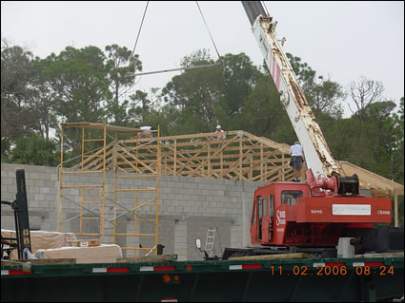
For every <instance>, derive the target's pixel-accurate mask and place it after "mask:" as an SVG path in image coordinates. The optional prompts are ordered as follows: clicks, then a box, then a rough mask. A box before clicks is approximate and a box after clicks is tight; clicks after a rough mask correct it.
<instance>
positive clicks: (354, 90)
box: [349, 77, 384, 119]
mask: <svg viewBox="0 0 405 303" xmlns="http://www.w3.org/2000/svg"><path fill="white" fill-rule="evenodd" d="M383 92H384V86H383V84H382V83H381V82H379V81H374V80H369V79H367V78H366V77H361V78H360V80H358V81H353V82H352V83H351V85H350V95H351V97H352V100H353V102H354V105H355V107H356V110H353V109H352V108H351V107H350V104H349V108H350V110H351V111H352V113H356V112H359V113H361V114H360V115H359V117H360V118H361V119H363V118H364V113H365V112H364V110H365V109H366V107H367V106H369V105H370V104H371V103H373V102H376V101H379V100H380V99H381V97H382V94H383Z"/></svg>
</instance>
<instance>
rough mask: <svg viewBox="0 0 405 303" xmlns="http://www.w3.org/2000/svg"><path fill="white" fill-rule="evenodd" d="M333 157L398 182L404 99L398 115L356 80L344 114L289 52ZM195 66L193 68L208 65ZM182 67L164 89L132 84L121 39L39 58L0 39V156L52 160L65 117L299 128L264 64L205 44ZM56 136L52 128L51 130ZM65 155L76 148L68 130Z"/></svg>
mask: <svg viewBox="0 0 405 303" xmlns="http://www.w3.org/2000/svg"><path fill="white" fill-rule="evenodd" d="M287 56H288V57H289V59H290V62H291V65H292V67H293V69H294V71H295V73H296V75H297V79H298V80H299V82H300V85H301V87H302V88H303V90H304V93H305V95H306V97H307V99H308V102H309V103H310V105H311V107H312V109H313V111H314V113H315V115H316V119H317V122H318V123H319V124H320V127H321V129H322V131H323V133H324V135H325V137H326V140H327V142H328V144H329V146H330V148H331V151H332V153H333V155H334V157H335V158H336V159H338V160H347V161H350V162H353V163H355V164H358V165H360V166H362V167H364V168H366V169H369V170H371V171H374V172H376V173H378V174H382V175H383V176H386V177H387V178H393V179H394V180H396V181H399V182H401V183H403V181H404V160H403V154H404V100H403V98H401V100H400V106H399V110H398V112H395V104H394V103H393V102H392V101H383V100H382V99H381V98H380V96H381V94H382V90H383V86H382V84H381V83H380V82H378V81H373V80H369V79H366V78H364V77H363V78H362V79H361V81H359V82H353V83H354V85H353V86H352V88H351V91H350V96H351V98H352V100H353V101H354V103H355V106H356V110H355V111H353V115H352V116H351V117H350V118H342V100H343V99H345V97H346V93H345V91H344V90H343V88H342V87H341V85H340V84H339V83H337V82H334V81H332V80H331V79H324V78H323V77H322V76H319V75H317V73H316V71H315V70H313V69H312V68H311V66H309V65H308V63H306V62H304V61H303V60H302V59H301V58H299V57H296V56H293V55H291V54H287ZM214 63H217V65H216V66H210V67H204V68H199V69H188V68H189V67H193V66H202V65H212V64H214ZM181 65H182V66H183V67H185V68H186V69H185V70H184V71H183V72H182V73H180V74H179V75H176V76H174V77H172V78H171V79H170V81H169V82H168V83H167V84H166V85H165V86H164V87H163V88H162V89H161V90H160V89H154V90H152V91H150V92H149V91H148V92H146V91H141V90H136V91H135V92H131V91H130V90H131V89H132V88H133V87H134V84H135V76H134V73H135V72H136V71H140V70H142V62H141V60H140V58H139V57H138V55H134V54H132V53H131V51H130V50H129V49H127V48H126V47H123V46H119V45H117V44H112V45H109V46H107V47H106V48H105V50H104V52H103V51H102V50H101V49H99V48H98V47H94V46H87V47H84V48H79V49H77V48H74V47H66V48H65V49H64V50H63V51H62V52H60V53H59V54H51V55H49V56H48V57H46V58H45V59H40V58H35V59H34V58H33V55H32V54H31V53H30V52H28V51H25V50H23V49H22V48H20V47H18V46H8V45H6V44H4V45H3V44H2V52H1V72H2V79H1V101H2V102H1V109H2V112H1V143H2V148H1V159H2V161H12V162H18V163H30V164H38V165H55V164H57V163H58V161H57V156H56V146H57V145H56V143H55V142H54V141H53V140H48V138H49V137H50V133H51V129H53V128H56V127H57V124H58V122H60V121H61V120H62V118H65V119H66V120H67V121H68V122H75V121H90V122H92V121H93V122H103V121H107V122H110V123H115V124H118V125H128V126H140V125H151V126H152V127H153V128H157V127H158V126H160V129H161V133H162V134H163V135H174V134H185V133H195V132H210V131H213V130H214V129H215V125H216V124H218V123H219V124H221V125H222V126H223V128H224V129H225V130H236V129H242V130H246V131H249V132H251V133H253V134H256V135H258V136H266V137H269V138H271V139H273V140H276V141H279V142H286V143H292V142H293V141H294V140H295V134H294V131H293V129H292V126H291V122H290V120H289V118H288V116H287V114H286V112H285V110H284V108H283V106H282V104H281V102H280V98H279V94H278V92H277V90H276V88H275V87H274V84H273V81H272V80H271V79H270V77H269V74H268V70H267V68H266V66H263V67H260V69H259V68H258V67H256V66H255V65H254V64H253V63H252V62H251V60H250V58H249V57H248V56H247V55H246V54H244V53H240V54H225V55H224V56H223V57H222V59H221V61H217V60H214V59H212V58H211V56H210V55H209V53H208V51H207V50H199V51H197V52H195V53H192V54H191V55H189V56H186V57H184V59H183V60H182V62H181ZM56 134H57V135H58V130H57V129H56ZM69 135H70V136H71V137H72V138H73V140H72V142H69V141H67V142H66V145H69V146H68V147H69V148H70V149H69V152H67V153H66V155H65V156H66V158H69V157H72V156H73V155H75V153H77V151H78V146H74V144H73V141H74V138H78V136H79V134H78V133H70V134H69Z"/></svg>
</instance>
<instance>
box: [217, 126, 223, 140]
mask: <svg viewBox="0 0 405 303" xmlns="http://www.w3.org/2000/svg"><path fill="white" fill-rule="evenodd" d="M215 137H216V139H217V140H224V139H225V131H224V130H223V129H222V128H221V125H219V124H218V125H217V128H216V129H215Z"/></svg>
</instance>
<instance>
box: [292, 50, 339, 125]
mask: <svg viewBox="0 0 405 303" xmlns="http://www.w3.org/2000/svg"><path fill="white" fill-rule="evenodd" d="M287 57H288V59H289V61H290V64H291V66H292V68H293V70H294V73H295V74H296V76H297V79H298V82H299V85H300V86H301V87H302V89H303V90H304V93H305V97H306V98H307V101H308V103H309V105H310V106H311V108H312V110H313V111H314V113H315V115H316V116H317V117H318V116H319V115H320V114H321V113H326V114H328V115H330V116H332V117H335V118H338V117H341V116H342V114H343V108H342V105H341V103H340V101H341V100H343V99H344V98H345V97H346V93H345V92H344V90H343V88H342V86H341V85H340V84H339V83H337V82H334V81H332V80H330V79H327V80H324V77H323V76H318V77H317V74H316V71H315V70H313V69H312V68H311V67H310V66H309V65H308V64H307V63H306V62H302V59H301V58H300V57H296V56H293V55H292V54H290V53H287Z"/></svg>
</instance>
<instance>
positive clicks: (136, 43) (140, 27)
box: [130, 1, 149, 57]
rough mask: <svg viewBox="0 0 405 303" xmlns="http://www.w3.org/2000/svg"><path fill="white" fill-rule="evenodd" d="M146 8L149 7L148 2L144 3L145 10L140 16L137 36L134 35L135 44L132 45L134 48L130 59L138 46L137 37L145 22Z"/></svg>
mask: <svg viewBox="0 0 405 303" xmlns="http://www.w3.org/2000/svg"><path fill="white" fill-rule="evenodd" d="M148 6H149V1H147V2H146V6H145V10H144V11H143V16H142V20H141V24H140V25H139V29H138V34H137V35H136V40H135V43H134V48H133V49H132V53H131V56H130V57H132V56H133V55H134V54H135V50H136V46H137V45H138V40H139V36H140V35H141V30H142V26H143V22H144V20H145V16H146V11H147V10H148Z"/></svg>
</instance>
